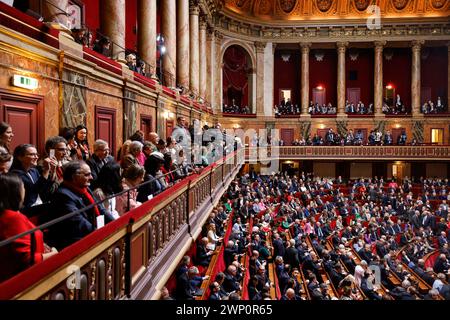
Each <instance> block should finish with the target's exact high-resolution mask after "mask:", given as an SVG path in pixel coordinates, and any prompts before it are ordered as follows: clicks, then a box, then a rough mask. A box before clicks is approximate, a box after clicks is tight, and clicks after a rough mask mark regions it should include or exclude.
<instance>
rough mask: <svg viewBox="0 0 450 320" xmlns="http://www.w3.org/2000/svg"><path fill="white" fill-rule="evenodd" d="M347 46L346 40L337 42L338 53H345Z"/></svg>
mask: <svg viewBox="0 0 450 320" xmlns="http://www.w3.org/2000/svg"><path fill="white" fill-rule="evenodd" d="M347 46H348V42H346V41H345V42H342V41H340V42H336V47H337V50H338V53H345V50H346V49H347Z"/></svg>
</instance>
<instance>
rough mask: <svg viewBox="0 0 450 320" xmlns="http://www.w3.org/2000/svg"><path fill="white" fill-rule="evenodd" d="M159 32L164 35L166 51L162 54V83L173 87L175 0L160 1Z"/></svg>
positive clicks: (174, 72)
mask: <svg viewBox="0 0 450 320" xmlns="http://www.w3.org/2000/svg"><path fill="white" fill-rule="evenodd" d="M160 3H161V15H162V17H161V18H162V19H161V33H162V35H163V36H164V40H165V46H166V53H165V54H164V56H163V63H162V72H163V83H164V85H166V86H167V87H175V84H176V83H175V76H176V70H177V61H176V59H177V28H176V25H177V15H176V13H177V12H176V0H164V1H161V2H160Z"/></svg>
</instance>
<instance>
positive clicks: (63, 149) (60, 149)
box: [56, 148, 67, 151]
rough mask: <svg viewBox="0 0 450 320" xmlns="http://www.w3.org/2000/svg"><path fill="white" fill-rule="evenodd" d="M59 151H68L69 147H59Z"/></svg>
mask: <svg viewBox="0 0 450 320" xmlns="http://www.w3.org/2000/svg"><path fill="white" fill-rule="evenodd" d="M56 150H58V151H67V148H57V149H56Z"/></svg>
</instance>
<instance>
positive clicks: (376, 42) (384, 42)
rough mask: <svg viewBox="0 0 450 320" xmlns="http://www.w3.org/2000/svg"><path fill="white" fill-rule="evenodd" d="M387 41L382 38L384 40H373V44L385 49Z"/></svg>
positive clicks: (376, 47) (377, 47)
mask: <svg viewBox="0 0 450 320" xmlns="http://www.w3.org/2000/svg"><path fill="white" fill-rule="evenodd" d="M386 43H387V42H386V41H385V40H382V41H374V42H373V46H374V47H375V49H383V47H384V46H385V45H386Z"/></svg>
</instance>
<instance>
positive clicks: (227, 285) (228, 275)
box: [223, 265, 241, 293]
mask: <svg viewBox="0 0 450 320" xmlns="http://www.w3.org/2000/svg"><path fill="white" fill-rule="evenodd" d="M236 273H237V269H236V267H235V266H234V265H230V266H228V267H227V270H226V272H225V279H224V281H223V289H224V290H225V291H226V292H227V293H231V292H236V291H240V290H241V285H240V283H239V281H238V280H237V279H236Z"/></svg>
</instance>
